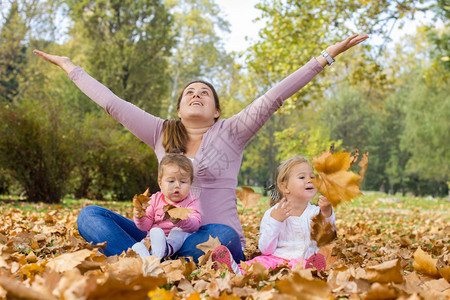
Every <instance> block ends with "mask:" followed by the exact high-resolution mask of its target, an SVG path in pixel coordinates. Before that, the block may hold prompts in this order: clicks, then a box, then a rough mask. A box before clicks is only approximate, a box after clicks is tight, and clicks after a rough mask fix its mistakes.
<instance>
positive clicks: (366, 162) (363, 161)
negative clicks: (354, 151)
mask: <svg viewBox="0 0 450 300" xmlns="http://www.w3.org/2000/svg"><path fill="white" fill-rule="evenodd" d="M368 165H369V152H366V153H364V154H363V157H362V158H361V161H360V162H359V164H358V166H360V167H361V170H360V171H359V176H361V177H360V178H359V182H363V180H364V176H365V175H366V171H367V166H368Z"/></svg>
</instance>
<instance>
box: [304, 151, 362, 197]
mask: <svg viewBox="0 0 450 300" xmlns="http://www.w3.org/2000/svg"><path fill="white" fill-rule="evenodd" d="M313 161H314V168H315V169H316V171H317V173H318V175H319V176H317V177H316V178H314V179H313V180H312V183H313V184H314V186H315V187H316V188H317V190H319V192H321V193H322V194H323V195H324V196H325V197H327V198H328V200H329V201H330V202H331V204H332V205H333V206H336V205H338V204H339V203H341V201H350V200H351V199H352V198H354V197H356V196H359V195H362V193H361V191H360V190H359V183H360V182H359V178H360V176H359V175H358V174H355V173H353V172H352V171H348V169H349V168H350V166H351V164H352V158H351V156H350V153H349V152H337V153H331V152H329V151H325V152H324V153H322V154H321V155H320V156H319V157H314V158H313Z"/></svg>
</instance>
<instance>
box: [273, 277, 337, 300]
mask: <svg viewBox="0 0 450 300" xmlns="http://www.w3.org/2000/svg"><path fill="white" fill-rule="evenodd" d="M275 285H276V286H277V288H278V289H279V290H280V292H281V293H282V294H288V295H291V296H294V297H299V296H300V295H301V297H300V298H297V299H332V296H331V288H330V286H329V285H328V284H327V283H326V282H325V281H323V280H320V279H315V278H314V279H312V280H309V279H307V278H304V277H302V276H301V275H300V274H299V273H296V272H293V273H292V275H291V276H289V277H287V278H286V279H283V280H281V281H279V282H277V283H275Z"/></svg>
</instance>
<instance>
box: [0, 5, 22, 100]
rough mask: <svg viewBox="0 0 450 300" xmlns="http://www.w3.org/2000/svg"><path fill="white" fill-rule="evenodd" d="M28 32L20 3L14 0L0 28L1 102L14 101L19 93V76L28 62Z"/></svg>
mask: <svg viewBox="0 0 450 300" xmlns="http://www.w3.org/2000/svg"><path fill="white" fill-rule="evenodd" d="M26 32H27V28H26V24H25V21H23V19H22V17H21V16H20V14H19V8H18V3H17V2H14V3H12V4H11V8H10V9H9V12H8V16H7V17H6V18H5V21H4V23H3V24H2V27H1V30H0V102H12V101H13V99H14V97H15V96H16V95H17V94H18V93H19V91H18V90H19V80H20V79H19V77H20V74H21V73H23V70H22V68H23V67H24V65H25V63H26V55H25V51H26V49H27V47H26V45H25V41H24V40H25V34H26Z"/></svg>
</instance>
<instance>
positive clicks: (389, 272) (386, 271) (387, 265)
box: [363, 259, 404, 283]
mask: <svg viewBox="0 0 450 300" xmlns="http://www.w3.org/2000/svg"><path fill="white" fill-rule="evenodd" d="M365 270H366V274H365V276H363V279H366V280H368V281H370V282H379V283H390V282H394V283H402V282H403V281H404V279H403V272H402V267H401V265H400V260H398V259H395V260H391V261H387V262H384V263H382V264H379V265H376V266H370V267H366V268H365Z"/></svg>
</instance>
